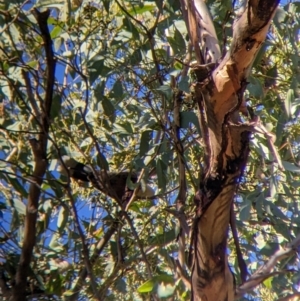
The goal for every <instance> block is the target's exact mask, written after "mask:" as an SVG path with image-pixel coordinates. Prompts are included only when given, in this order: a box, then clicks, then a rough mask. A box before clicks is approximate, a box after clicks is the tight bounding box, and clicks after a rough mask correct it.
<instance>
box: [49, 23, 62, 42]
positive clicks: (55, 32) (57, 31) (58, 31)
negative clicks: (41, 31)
mask: <svg viewBox="0 0 300 301" xmlns="http://www.w3.org/2000/svg"><path fill="white" fill-rule="evenodd" d="M61 32H62V28H61V26H55V27H54V28H53V30H52V31H51V34H50V36H51V39H52V40H54V39H56V38H57V37H59V36H60V34H61Z"/></svg>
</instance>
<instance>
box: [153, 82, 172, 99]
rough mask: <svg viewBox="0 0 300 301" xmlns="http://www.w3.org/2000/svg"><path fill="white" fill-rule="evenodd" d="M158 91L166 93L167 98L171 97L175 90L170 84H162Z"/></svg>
mask: <svg viewBox="0 0 300 301" xmlns="http://www.w3.org/2000/svg"><path fill="white" fill-rule="evenodd" d="M156 91H158V92H159V93H160V94H162V95H164V96H166V97H167V99H169V100H170V99H171V98H172V95H173V92H172V89H171V87H170V86H168V85H162V86H160V87H159V88H157V89H156Z"/></svg>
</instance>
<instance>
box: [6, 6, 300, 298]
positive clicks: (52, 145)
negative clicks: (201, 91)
mask: <svg viewBox="0 0 300 301" xmlns="http://www.w3.org/2000/svg"><path fill="white" fill-rule="evenodd" d="M233 2H234V3H231V1H227V0H226V1H207V5H208V7H209V10H210V13H211V15H212V18H213V20H214V23H215V27H216V31H217V35H218V38H219V41H220V45H221V47H222V49H223V50H224V51H225V50H226V49H227V48H228V47H229V45H230V41H231V39H232V37H231V33H232V25H233V21H234V20H235V18H236V17H237V16H238V14H239V9H240V3H239V2H235V1H233ZM33 7H35V8H37V9H38V10H39V11H43V10H45V9H46V8H48V9H50V11H51V15H50V17H49V18H48V27H49V30H50V33H51V38H52V42H53V49H54V53H55V60H56V72H55V85H54V96H53V99H52V108H51V114H50V119H49V122H50V130H49V135H48V137H47V138H48V145H47V158H46V159H47V161H48V168H47V172H46V174H45V177H44V181H43V184H42V186H41V189H42V193H41V196H40V199H39V207H38V221H37V223H36V229H37V235H36V244H35V247H34V251H33V258H32V261H31V265H30V272H29V276H28V290H27V291H28V294H29V296H30V294H32V296H34V297H35V298H36V299H38V300H50V299H51V298H52V300H68V299H69V298H72V296H73V298H74V296H76V297H78V300H89V299H92V297H93V295H94V292H93V287H92V284H93V283H92V282H95V283H96V286H97V287H96V289H97V290H98V291H99V294H100V295H101V296H102V297H104V296H105V297H106V300H148V299H149V298H150V297H149V296H150V293H153V294H154V295H156V296H158V297H159V298H164V297H170V296H174V300H189V298H190V289H189V288H188V285H187V284H186V282H185V281H184V280H183V278H185V279H188V277H189V269H188V266H186V267H183V271H181V273H178V267H177V266H176V259H177V255H178V242H177V236H178V234H179V232H180V229H179V223H178V218H177V217H176V210H175V205H174V203H175V199H176V195H177V193H178V185H179V178H178V174H179V172H178V154H177V153H176V146H175V144H176V143H175V141H176V140H175V137H174V132H173V130H172V129H173V125H174V114H173V109H174V98H175V97H176V96H177V95H178V94H179V92H180V91H182V100H181V111H180V122H181V124H180V125H181V129H180V134H181V141H182V144H183V147H184V161H185V164H186V169H187V172H186V179H187V184H188V197H187V200H186V206H185V214H186V216H187V220H188V221H189V222H191V221H192V217H193V213H194V202H193V197H194V194H195V192H196V191H197V189H198V179H199V174H200V173H201V172H202V164H201V162H202V158H203V156H204V153H203V152H204V150H203V147H202V146H203V144H202V137H201V131H200V127H199V123H198V118H197V115H196V113H195V104H194V101H193V97H192V93H191V92H190V86H191V84H192V83H193V77H192V76H181V74H182V73H181V72H182V70H183V68H186V67H187V66H186V65H185V62H187V61H188V55H191V59H190V61H189V62H192V61H193V53H192V52H191V51H190V49H189V38H188V34H187V29H186V25H185V23H184V21H183V17H182V13H181V10H180V2H179V1H175V0H166V1H164V2H163V1H161V0H155V1H121V0H114V1H109V0H102V1H101V0H98V1H80V0H73V1H71V0H69V1H64V0H60V1H49V0H41V1H36V2H35V1H26V2H22V1H17V0H15V1H4V2H2V3H0V32H1V34H0V101H1V103H0V146H1V151H0V185H1V191H0V196H1V198H0V210H1V211H0V214H1V224H0V233H1V235H0V252H1V253H0V254H1V267H0V268H1V269H0V271H1V274H2V279H4V282H5V283H6V287H7V288H8V289H9V288H10V287H12V286H13V285H14V277H15V274H16V269H17V267H18V262H19V258H20V253H21V248H22V245H23V238H24V217H25V214H26V204H27V199H28V194H29V191H28V189H29V185H30V183H32V171H33V167H34V164H35V163H34V160H33V154H32V149H31V146H30V143H29V141H30V140H31V139H34V138H37V135H38V133H39V131H40V128H39V124H38V121H37V118H36V117H37V116H36V114H35V112H36V111H39V110H40V108H41V107H42V103H43V101H44V96H45V93H46V90H45V89H46V88H45V87H46V84H47V81H48V78H47V73H46V71H47V68H48V67H47V64H46V61H45V51H44V46H45V45H44V44H43V40H42V38H41V35H40V30H39V28H38V24H37V21H36V19H35V18H34V16H33V13H32V9H33ZM299 13H300V3H299V2H296V1H295V2H291V3H285V2H282V4H281V6H280V7H279V8H278V10H277V13H276V15H275V18H274V21H273V23H272V26H271V28H270V32H269V34H268V38H267V40H266V42H265V43H264V45H263V47H262V49H261V51H260V53H259V54H258V56H257V58H256V61H255V63H254V65H253V71H252V75H251V77H250V80H249V83H248V85H247V92H246V94H247V99H246V101H247V106H248V110H249V111H251V112H253V113H255V114H256V115H258V116H259V118H260V119H261V121H262V123H263V124H264V125H265V127H266V129H267V130H268V131H269V136H266V135H263V134H262V133H253V137H252V141H251V153H250V156H249V160H248V164H247V167H246V169H245V171H244V176H243V178H242V180H241V184H240V186H239V189H238V191H237V192H236V197H235V207H234V212H235V214H236V219H237V228H238V232H239V236H240V243H241V248H242V253H243V256H244V259H245V260H246V263H247V265H248V269H249V272H250V273H252V272H254V271H256V270H257V269H258V268H259V267H260V266H261V265H262V264H263V263H264V262H265V261H266V260H267V259H268V258H269V256H271V255H272V254H273V253H274V252H275V251H276V250H277V249H278V248H280V247H284V246H285V245H286V244H287V243H288V242H289V241H291V240H292V239H293V238H294V237H295V236H296V235H297V234H298V233H299V231H300V228H299V224H300V215H299V210H300V208H299V205H300V204H299V196H300V190H299V189H300V188H299V187H300V178H299V173H300V146H299V138H300V123H299V112H300V98H299V95H300V89H299V84H300V69H299V66H300V55H299V50H298V49H299V46H300V44H299V28H300V14H299ZM42 114H43V112H42ZM274 149H275V150H276V151H274ZM64 154H67V155H69V156H72V157H74V158H76V160H78V161H80V162H82V163H86V164H90V165H92V166H93V168H94V169H96V170H107V171H114V172H120V171H124V170H136V171H139V172H142V173H143V180H142V181H146V182H147V183H150V184H151V185H152V187H153V188H154V189H155V193H156V195H157V197H156V198H155V199H150V200H149V199H144V200H136V201H134V202H132V203H131V205H130V208H129V211H128V218H129V219H130V221H131V223H129V222H128V220H127V219H124V218H123V216H122V212H121V208H120V206H119V205H118V204H117V202H116V201H114V200H112V199H110V198H109V197H107V196H105V195H104V194H102V193H100V192H99V191H96V190H95V189H94V188H93V187H91V186H89V185H83V184H82V183H78V182H75V181H72V180H70V179H69V178H68V177H65V176H62V175H61V174H60V173H59V172H57V160H58V158H59V156H62V155H64ZM276 154H278V156H276ZM130 184H131V185H133V183H129V184H128V185H130ZM141 185H143V182H141ZM131 188H132V189H134V185H133V186H132V187H131ZM77 217H78V220H77ZM76 220H77V221H76ZM190 226H192V225H191V224H190ZM79 227H80V228H81V230H82V233H84V240H83V239H82V237H81V235H80V231H79ZM112 227H115V228H116V229H117V230H116V231H115V233H114V234H112V236H111V237H110V239H109V241H108V242H107V243H106V244H105V245H104V246H103V247H102V248H101V250H100V251H99V254H98V256H96V257H94V259H93V260H92V272H93V275H94V277H95V279H91V277H88V276H86V277H83V279H81V280H82V281H81V282H80V283H79V282H78V279H79V278H80V275H81V273H82V271H83V269H85V267H86V265H85V261H84V254H83V245H84V244H85V245H86V246H88V250H89V252H90V253H89V255H90V256H91V257H92V254H94V253H95V250H97V245H98V244H99V242H101V239H103V238H104V237H105V234H106V233H107V232H108V231H109V230H110V229H112ZM185 250H186V260H187V261H188V253H189V242H188V241H187V244H186V248H185ZM228 253H229V261H230V263H231V269H232V271H233V273H234V274H235V277H236V282H237V284H239V283H240V280H239V279H240V278H239V268H238V265H237V260H236V251H235V247H234V245H233V241H232V240H230V241H229V245H228ZM143 254H144V255H145V257H143ZM145 258H146V259H147V260H146V261H145ZM276 271H278V273H277V274H274V277H272V278H269V279H268V280H267V281H265V282H264V283H263V284H262V285H261V286H259V287H257V289H256V291H255V292H250V294H249V295H247V296H245V297H244V300H277V299H278V298H280V297H283V296H286V295H287V294H292V293H294V292H296V291H297V290H298V289H299V281H300V272H299V271H298V258H297V256H293V257H290V258H288V259H286V260H284V261H281V262H279V263H278V264H277V265H276ZM1 289H2V294H3V293H4V292H3V289H4V287H3V286H1ZM47 298H48V299H47ZM71 300H72V299H71ZM75 300H77V299H75Z"/></svg>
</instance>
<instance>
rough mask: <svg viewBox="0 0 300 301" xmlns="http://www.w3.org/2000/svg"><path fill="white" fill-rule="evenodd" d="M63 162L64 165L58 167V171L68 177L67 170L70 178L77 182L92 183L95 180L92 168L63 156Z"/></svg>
mask: <svg viewBox="0 0 300 301" xmlns="http://www.w3.org/2000/svg"><path fill="white" fill-rule="evenodd" d="M61 161H62V162H63V163H62V162H60V164H59V167H58V171H59V172H60V173H61V174H63V175H65V176H67V175H68V172H67V170H66V168H67V169H68V171H69V175H70V177H71V178H74V179H76V180H80V181H84V182H91V181H92V180H93V179H94V178H95V176H94V173H93V170H92V168H91V167H90V166H88V165H85V164H83V163H80V162H78V161H76V160H75V159H73V158H71V157H69V156H62V157H61Z"/></svg>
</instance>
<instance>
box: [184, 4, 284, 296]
mask: <svg viewBox="0 0 300 301" xmlns="http://www.w3.org/2000/svg"><path fill="white" fill-rule="evenodd" d="M278 3H279V1H278V0H261V1H259V0H249V1H247V3H245V7H244V11H243V12H242V13H241V15H240V16H239V17H238V19H237V20H236V22H235V23H234V27H233V41H232V45H231V48H230V50H229V51H228V52H227V54H226V55H225V56H224V58H223V59H220V58H218V57H217V56H218V54H217V52H218V47H215V46H216V43H217V42H216V41H217V40H216V36H215V30H214V28H213V25H212V22H211V21H210V23H209V22H207V16H208V14H207V11H206V10H205V8H204V6H205V4H204V2H203V1H200V0H186V2H184V1H183V0H182V1H181V5H182V10H183V15H184V18H185V21H186V23H187V27H188V30H189V35H190V39H191V42H192V44H193V46H194V51H195V56H196V58H197V61H198V65H197V66H195V67H194V70H193V73H194V74H195V77H196V80H195V83H194V87H193V88H194V99H195V100H196V103H197V104H198V110H199V121H200V124H201V130H202V137H203V140H204V144H205V153H206V157H205V162H204V164H205V167H204V172H203V174H202V176H201V179H200V186H199V191H198V193H197V195H196V196H195V202H196V205H197V210H196V217H195V222H194V227H193V229H192V231H193V232H192V249H193V253H194V256H193V266H192V300H193V301H200V300H201V301H204V300H205V301H223V300H224V301H225V300H226V301H230V300H234V299H235V286H234V279H233V276H232V273H231V271H230V269H229V266H228V260H227V255H226V247H227V238H228V227H229V222H230V211H231V206H232V202H233V198H234V194H235V191H236V189H237V185H238V183H239V179H240V177H241V175H242V173H243V170H244V168H245V165H246V162H247V157H248V153H249V139H250V134H251V132H252V131H254V130H255V127H257V126H258V123H259V120H258V119H257V118H256V117H255V116H253V115H252V114H250V115H249V116H248V117H247V118H244V119H247V121H246V122H242V121H241V118H240V114H241V112H242V113H244V114H246V112H245V105H244V103H245V102H244V99H243V94H244V91H245V89H246V87H247V77H248V76H249V73H250V71H251V66H252V64H253V61H254V59H255V57H256V55H257V53H258V51H259V50H260V48H261V45H262V44H263V43H264V41H265V38H266V35H267V32H268V29H269V26H270V22H271V20H272V18H273V16H274V13H275V10H276V7H277V5H278ZM205 18H206V19H205Z"/></svg>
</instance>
